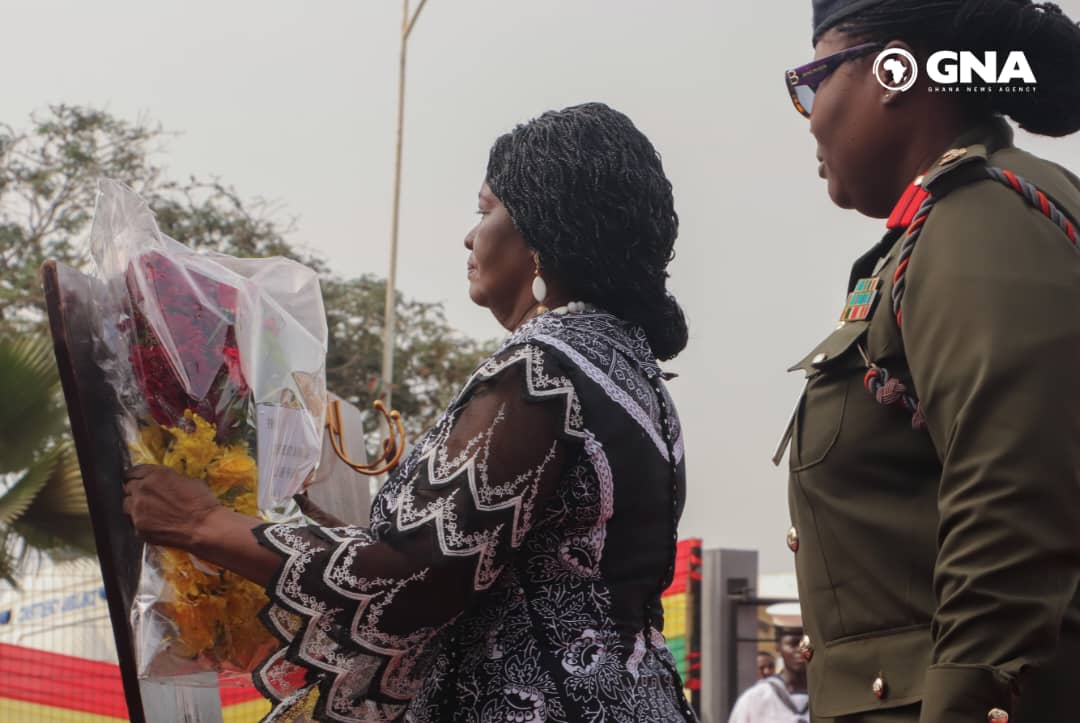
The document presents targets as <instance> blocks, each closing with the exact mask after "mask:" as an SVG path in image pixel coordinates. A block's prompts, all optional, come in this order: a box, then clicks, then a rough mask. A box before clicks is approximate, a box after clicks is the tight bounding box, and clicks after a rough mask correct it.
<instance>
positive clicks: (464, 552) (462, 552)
mask: <svg viewBox="0 0 1080 723" xmlns="http://www.w3.org/2000/svg"><path fill="white" fill-rule="evenodd" d="M505 409H506V406H505V405H503V406H502V407H500V408H499V411H498V413H497V414H496V416H495V419H494V420H493V421H492V424H491V426H490V427H489V428H488V429H487V430H486V431H484V432H481V433H480V434H478V435H477V436H476V437H474V438H473V439H472V440H470V441H469V442H468V444H466V446H465V449H466V450H474V451H473V452H472V453H471V454H469V455H468V456H466V457H465V458H464V459H460V455H459V459H460V463H459V464H457V465H455V467H456V468H453V469H447V470H445V471H444V473H443V474H440V471H439V469H437V467H436V461H437V459H438V458H439V457H440V456H441V455H440V454H439V452H440V450H442V446H441V445H439V446H436V447H433V448H432V449H430V450H428V451H427V452H426V453H425V455H424V457H422V458H421V459H420V460H419V463H418V464H417V467H418V468H421V467H424V466H425V464H426V467H427V473H428V479H429V480H430V482H431V486H432V487H433V488H436V487H442V486H445V485H448V484H450V483H451V482H453V481H454V480H456V479H457V478H459V477H460V476H461V475H465V479H466V482H467V487H468V489H469V492H470V495H471V498H472V503H473V506H474V507H475V508H476V510H477V511H478V512H497V511H499V510H506V509H512V510H513V513H514V514H513V524H512V527H511V532H510V540H511V543H510V544H511V546H512V547H518V546H519V545H520V544H521V540H522V538H523V537H524V535H525V532H526V531H527V530H528V529H529V527H530V523H531V518H532V501H533V499H535V497H536V493H537V488H538V486H539V482H540V478H541V476H542V475H543V472H544V470H545V469H546V468H547V466H548V464H549V463H550V462H551V461H552V460H553V459H554V458H555V452H556V449H557V444H558V443H557V442H552V445H551V447H550V448H549V449H548V451H547V454H546V455H545V457H544V460H543V461H542V462H541V463H540V464H539V465H538V466H537V467H536V468H534V469H532V470H529V471H528V472H525V473H523V474H520V475H518V477H517V478H516V479H514V480H513V481H512V482H508V483H505V484H503V485H499V486H497V487H491V486H490V485H488V484H487V482H488V477H487V459H488V457H489V455H490V452H491V442H492V439H493V438H494V435H495V430H496V429H497V427H498V426H499V424H500V423H501V422H503V421H504V420H505V418H506V415H505ZM425 458H426V459H425ZM478 470H479V473H480V474H479V477H480V478H481V481H482V482H484V483H485V487H484V489H481V488H480V487H479V486H478V485H477V476H478V475H477V471H478ZM515 489H520V490H521V492H520V493H518V494H516V495H514V496H512V497H510V498H508V499H506V500H503V501H502V502H498V503H491V502H490V500H491V499H492V498H493V497H494V496H495V495H496V494H498V493H499V492H500V491H501V492H503V493H504V494H506V493H509V492H510V491H512V490H515ZM414 491H415V487H414V485H413V484H406V485H404V486H403V487H402V490H401V493H400V494H399V495H398V504H397V515H396V527H397V528H398V529H399V530H402V531H406V530H411V529H415V528H417V527H420V526H421V525H423V524H425V523H426V522H430V521H434V523H435V531H436V537H437V539H438V541H439V549H440V550H441V551H442V553H443V554H444V555H448V556H455V557H468V556H473V555H478V556H479V559H478V560H477V565H476V572H475V574H474V576H473V586H474V589H475V590H486V589H487V588H489V587H490V586H491V584H492V583H493V582H494V581H495V579H496V578H497V577H498V575H499V572H500V570H496V569H495V567H494V556H495V552H496V548H497V544H498V540H499V535H500V533H501V532H502V524H499V525H497V526H495V527H494V528H491V529H487V530H481V531H479V532H476V533H472V534H466V533H464V532H462V531H461V530H460V529H459V528H458V523H457V512H456V509H455V507H454V504H453V503H454V500H455V497H456V493H457V490H454V491H453V492H451V493H449V494H448V495H447V496H446V497H442V498H440V499H438V500H435V501H433V502H431V503H430V504H428V505H427V506H426V507H425V508H423V509H421V510H417V509H416V506H415V504H414V501H415V496H414Z"/></svg>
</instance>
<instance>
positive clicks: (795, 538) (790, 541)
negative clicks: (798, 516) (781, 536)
mask: <svg viewBox="0 0 1080 723" xmlns="http://www.w3.org/2000/svg"><path fill="white" fill-rule="evenodd" d="M787 546H788V549H789V550H791V551H792V552H798V551H799V531H798V530H796V529H795V526H794V525H792V526H791V529H789V530H788V531H787Z"/></svg>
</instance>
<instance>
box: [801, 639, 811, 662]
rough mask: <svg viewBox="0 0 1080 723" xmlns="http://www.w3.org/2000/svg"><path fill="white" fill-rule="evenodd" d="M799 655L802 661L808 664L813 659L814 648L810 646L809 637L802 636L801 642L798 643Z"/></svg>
mask: <svg viewBox="0 0 1080 723" xmlns="http://www.w3.org/2000/svg"><path fill="white" fill-rule="evenodd" d="M799 654H800V655H802V657H803V660H805V661H806V662H808V663H809V662H810V659H811V658H813V657H814V646H812V645H811V644H810V636H809V635H804V636H802V640H800V641H799Z"/></svg>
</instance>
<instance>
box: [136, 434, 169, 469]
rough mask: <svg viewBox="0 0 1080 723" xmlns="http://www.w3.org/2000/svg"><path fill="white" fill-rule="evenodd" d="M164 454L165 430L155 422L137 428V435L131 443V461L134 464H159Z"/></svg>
mask: <svg viewBox="0 0 1080 723" xmlns="http://www.w3.org/2000/svg"><path fill="white" fill-rule="evenodd" d="M164 454H165V430H164V429H162V428H161V427H160V426H158V425H156V424H149V425H147V426H145V427H141V428H140V429H139V436H138V438H137V439H136V440H135V442H133V443H132V445H131V461H132V462H133V463H135V464H161V458H162V456H164Z"/></svg>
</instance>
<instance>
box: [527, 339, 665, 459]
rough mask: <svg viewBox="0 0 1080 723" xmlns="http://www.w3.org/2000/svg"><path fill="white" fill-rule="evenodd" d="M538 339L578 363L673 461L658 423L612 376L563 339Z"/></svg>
mask: <svg viewBox="0 0 1080 723" xmlns="http://www.w3.org/2000/svg"><path fill="white" fill-rule="evenodd" d="M533 338H534V339H535V340H536V341H539V342H542V343H544V344H547V345H549V346H551V347H553V348H555V349H558V350H559V351H560V352H562V353H563V354H565V355H566V357H567V358H568V359H569V360H570V361H572V362H573V363H574V364H576V365H577V367H578V368H579V369H581V371H583V372H585V374H586V375H587V376H588V377H589V379H592V380H593V381H594V382H596V383H597V384H598V385H599V386H600V387H601V388H602V389H603V390H604V392H606V393H607V395H608V397H610V398H611V400H612V401H614V402H615V403H616V404H618V405H619V406H620V407H622V408H623V409H625V410H626V413H627V414H629V415H630V417H631V418H632V419H633V420H634V421H635V422H637V423H638V425H640V426H641V428H642V429H643V430H645V433H646V434H648V435H649V439H651V440H652V442H653V444H655V445H656V449H657V451H658V452H659V453H660V456H662V457H663V458H664V461H665V462H670V461H671V453H670V452H669V451H668V446H667V445H666V444H665V443H664V439H663V438H662V437H661V436H660V432H658V431H657V430H656V425H655V424H653V422H652V420H651V419H649V415H648V414H646V413H645V410H644V409H642V408H641V406H640V405H639V404H638V403H637V402H636V401H634V399H633V398H632V397H631V396H630V395H629V394H627V393H626V392H625V391H624V390H623V389H621V388H620V387H619V386H618V385H616V384H615V382H613V381H611V377H609V376H608V375H607V374H605V373H604V372H603V371H601V370H600V369H597V368H596V366H595V365H594V364H593V363H592V362H590V361H589V360H588V359H586V358H585V357H583V356H582V355H581V354H579V353H578V352H577V350H576V349H574V348H573V347H572V346H570V345H569V344H567V343H565V342H564V341H563V340H562V339H556V338H555V337H551V336H546V335H543V334H537V335H536V336H534V337H533Z"/></svg>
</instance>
